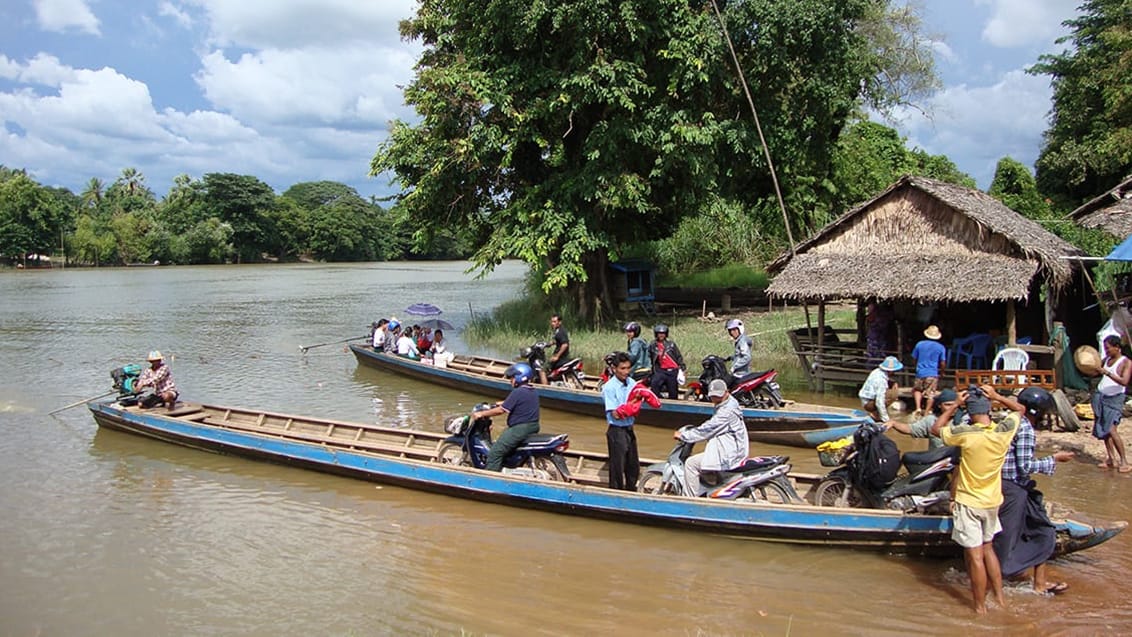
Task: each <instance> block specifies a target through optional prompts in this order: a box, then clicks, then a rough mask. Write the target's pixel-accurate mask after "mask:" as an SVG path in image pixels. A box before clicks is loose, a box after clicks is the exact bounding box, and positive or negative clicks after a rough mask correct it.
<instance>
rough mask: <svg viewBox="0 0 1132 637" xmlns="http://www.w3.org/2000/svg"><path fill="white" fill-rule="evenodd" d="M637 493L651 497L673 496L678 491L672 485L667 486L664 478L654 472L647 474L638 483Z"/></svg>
mask: <svg viewBox="0 0 1132 637" xmlns="http://www.w3.org/2000/svg"><path fill="white" fill-rule="evenodd" d="M637 491H638V492H640V493H648V494H651V495H673V494H675V493H676V490H675V489H674V488H672V485H671V484H665V482H664V476H663V475H662V474H659V473H656V472H654V471H649V472H646V473H645V475H643V476H641V479H640V481H638V482H637Z"/></svg>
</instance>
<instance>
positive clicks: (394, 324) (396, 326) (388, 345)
mask: <svg viewBox="0 0 1132 637" xmlns="http://www.w3.org/2000/svg"><path fill="white" fill-rule="evenodd" d="M399 338H401V322H400V321H398V320H397V317H393V318H391V319H389V325H386V326H385V348H384V349H385V351H386V352H388V353H390V354H396V353H397V339H399Z"/></svg>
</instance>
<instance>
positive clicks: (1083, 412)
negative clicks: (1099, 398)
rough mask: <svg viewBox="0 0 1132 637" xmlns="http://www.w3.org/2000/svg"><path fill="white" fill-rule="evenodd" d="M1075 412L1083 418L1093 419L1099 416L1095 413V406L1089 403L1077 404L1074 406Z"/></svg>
mask: <svg viewBox="0 0 1132 637" xmlns="http://www.w3.org/2000/svg"><path fill="white" fill-rule="evenodd" d="M1073 413H1075V414H1077V417H1078V418H1080V419H1081V420H1092V419H1094V418H1096V417H1097V415H1096V414H1094V413H1093V406H1092V405H1090V404H1089V403H1081V404H1079V405H1075V406H1074V407H1073Z"/></svg>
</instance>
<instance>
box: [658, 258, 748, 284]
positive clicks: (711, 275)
mask: <svg viewBox="0 0 1132 637" xmlns="http://www.w3.org/2000/svg"><path fill="white" fill-rule="evenodd" d="M768 283H769V280H768V278H767V275H766V271H764V270H759V269H755V268H752V267H751V266H748V265H743V264H741V263H733V264H731V265H725V266H720V267H718V268H712V269H710V270H704V271H702V272H691V273H688V274H680V275H668V276H665V277H662V278H660V279H659V280H658V282H657V285H659V286H672V287H688V288H715V289H726V288H749V289H756V290H761V289H765V288H766V286H767V284H768Z"/></svg>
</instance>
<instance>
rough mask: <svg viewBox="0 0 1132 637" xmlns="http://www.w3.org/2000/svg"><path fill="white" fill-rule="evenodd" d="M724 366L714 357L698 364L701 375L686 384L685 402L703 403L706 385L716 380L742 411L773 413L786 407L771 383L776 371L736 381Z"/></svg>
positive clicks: (706, 397)
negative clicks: (753, 409) (768, 411)
mask: <svg viewBox="0 0 1132 637" xmlns="http://www.w3.org/2000/svg"><path fill="white" fill-rule="evenodd" d="M724 362H725V360H724V359H722V358H720V357H718V356H716V355H715V354H710V355H708V356H707V357H705V358H704V360H703V361H701V362H700V364H702V365H703V367H704V373H702V374H700V378H699V380H694V381H692V382H690V383H688V400H696V401H701V402H706V401H707V399H708V396H707V387H708V384H709V383H711V381H713V380H715V379H717V378H719V379H722V380H723V381H724V382H726V383H727V391H729V392H731V395H732V396H734V397H735V400H737V401H739V404H740V405H742V406H744V407H755V408H758V409H774V408H777V407H782V406H783V405H785V404H786V400H785V399H784V398H783V397H782V390H781V388H780V387H779V386H778V383H777V382H775V379H776V378H778V372H777V371H775V370H773V369H768V370H766V371H763V372H752V373H750V374H744V375H743V376H738V377H736V376H733V375H731V373H730V372H728V371H727V367H726V366H725V365H724Z"/></svg>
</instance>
